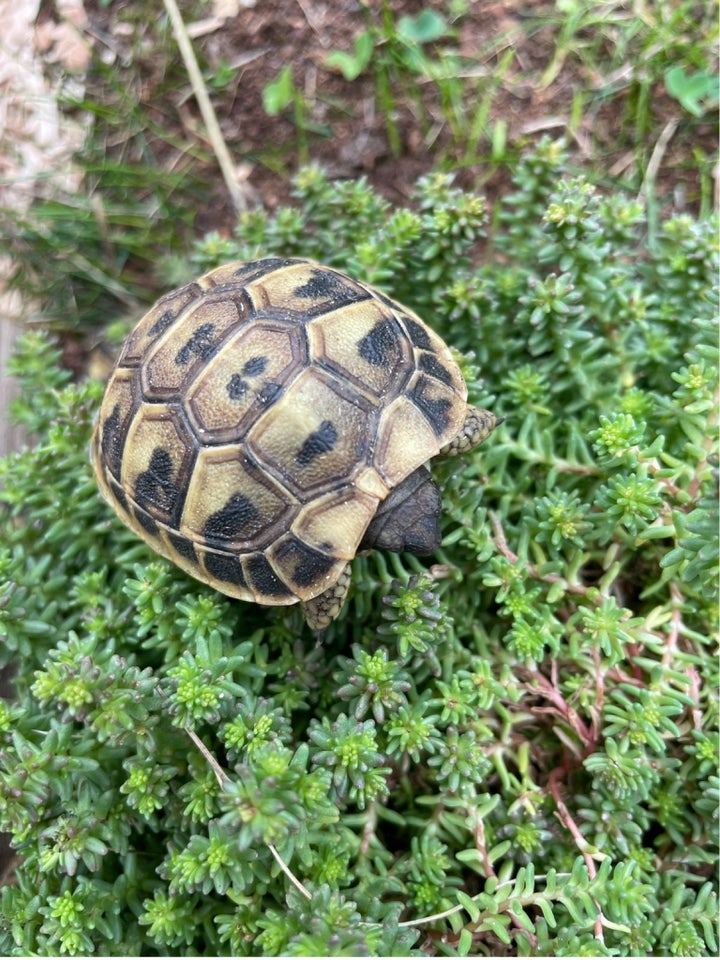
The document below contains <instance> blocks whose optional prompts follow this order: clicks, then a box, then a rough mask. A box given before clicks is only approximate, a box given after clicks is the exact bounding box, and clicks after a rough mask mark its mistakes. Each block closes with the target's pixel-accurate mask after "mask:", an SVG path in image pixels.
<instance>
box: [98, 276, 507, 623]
mask: <svg viewBox="0 0 720 960" xmlns="http://www.w3.org/2000/svg"><path fill="white" fill-rule="evenodd" d="M466 398H467V387H466V385H465V381H464V380H463V377H462V374H461V373H460V370H459V368H458V366H457V364H456V363H455V361H454V360H453V358H452V356H451V354H450V351H449V349H448V348H447V346H446V345H445V344H444V343H443V341H442V340H441V339H440V337H438V336H437V334H436V333H434V332H433V331H432V330H431V329H430V328H429V327H428V326H426V324H425V323H423V322H422V320H420V318H419V317H417V316H416V315H415V314H414V313H412V312H411V311H410V310H408V309H406V308H405V307H403V306H401V305H400V304H399V303H396V302H395V301H394V300H391V299H390V298H389V297H387V296H385V295H384V294H382V293H381V292H380V291H379V290H376V289H374V288H373V287H370V286H368V285H367V284H364V283H361V282H360V281H358V280H353V279H351V278H350V277H348V276H346V275H345V274H343V273H341V272H340V271H338V270H335V269H333V268H331V267H325V266H320V265H318V264H316V263H313V262H312V261H310V260H300V259H280V258H268V259H265V260H257V261H253V262H250V263H229V264H226V265H224V266H222V267H218V268H217V269H215V270H211V271H210V272H209V273H206V274H205V275H204V276H202V277H200V279H199V280H196V281H195V282H194V283H189V284H187V285H186V286H184V287H181V288H180V289H178V290H175V291H173V292H172V293H169V294H168V295H167V296H164V297H162V298H161V299H160V300H159V301H158V302H157V304H156V305H155V306H154V307H153V308H152V309H151V310H150V311H149V313H147V314H146V315H145V316H144V317H143V319H142V320H141V321H140V322H139V323H138V325H137V326H136V327H135V329H134V330H133V331H132V332H131V333H130V334H129V336H128V338H127V340H126V341H125V344H124V346H123V349H122V352H121V354H120V357H119V359H118V362H117V365H116V367H115V369H114V371H113V373H112V375H111V377H110V380H109V382H108V385H107V388H106V390H105V396H104V398H103V402H102V407H101V409H100V415H99V417H98V422H97V425H96V428H95V433H94V436H93V448H92V452H93V463H94V466H95V470H96V472H97V476H98V480H99V483H100V488H101V490H102V493H103V495H104V496H105V497H106V499H107V500H108V501H109V502H110V504H111V505H112V506H113V508H114V509H115V511H116V512H117V514H118V516H119V517H120V519H121V520H122V521H123V522H124V523H125V524H126V525H127V526H128V527H130V529H131V530H133V531H135V533H137V534H138V535H139V536H140V537H142V538H143V539H144V540H145V541H146V542H147V543H149V544H150V546H151V547H153V549H154V550H156V551H157V552H158V553H159V554H161V555H162V556H164V557H167V558H168V559H169V560H172V561H173V562H174V563H176V564H177V565H178V566H179V567H181V568H182V569H183V570H185V571H187V572H188V573H189V574H191V575H192V576H193V577H196V578H197V579H198V580H201V581H203V583H207V584H210V586H212V587H214V588H215V589H217V590H219V591H221V592H222V593H225V594H228V595H229V596H231V597H238V598H240V599H242V600H252V601H255V602H256V603H262V604H273V605H283V604H292V603H297V602H298V601H301V602H302V604H303V612H304V615H305V619H306V621H307V622H308V624H309V625H310V626H311V627H312V628H313V629H315V630H320V629H322V628H324V627H326V626H327V625H328V624H329V623H330V622H331V620H333V619H334V618H335V617H336V616H337V615H338V613H339V612H340V610H341V608H342V606H343V603H344V601H345V597H346V594H347V591H348V587H349V583H350V561H351V560H352V559H353V557H354V556H355V555H356V554H357V553H358V552H359V551H362V550H367V549H370V548H372V547H380V548H383V549H387V550H395V551H402V550H408V551H411V552H413V553H416V554H427V553H431V552H432V551H433V550H434V549H436V548H437V546H438V545H439V543H440V528H439V521H438V517H439V513H440V495H439V493H438V491H437V488H436V487H435V486H434V484H433V482H432V480H431V478H430V472H429V470H428V468H427V466H426V464H427V461H428V460H430V459H431V458H432V457H435V456H437V455H448V454H453V453H458V452H463V451H465V450H469V449H470V448H471V447H473V446H475V445H477V444H479V443H481V442H482V441H483V440H484V439H485V438H486V437H487V436H488V435H489V434H490V432H491V431H492V430H493V428H494V426H495V424H496V419H495V417H494V416H493V414H491V413H488V412H487V411H486V410H480V409H478V408H476V407H471V406H469V405H468V404H467V402H466Z"/></svg>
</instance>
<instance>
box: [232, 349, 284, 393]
mask: <svg viewBox="0 0 720 960" xmlns="http://www.w3.org/2000/svg"><path fill="white" fill-rule="evenodd" d="M267 365H268V358H267V357H250V359H249V360H248V361H247V362H246V363H245V364H244V365H243V368H242V373H234V374H233V375H232V376H231V377H230V379H229V380H228V382H227V383H226V384H225V389H226V390H227V394H228V396H229V397H230V399H231V400H242V399H243V398H244V397H245V394H246V393H247V392H248V390H249V389H250V384H249V383H248V382H247V380H245V379H244V378H245V377H259V376H260V374H261V373H264V372H265V369H266V368H267ZM267 386H269V385H267ZM273 386H275V387H277V384H273ZM263 402H266V401H265V399H264V398H263Z"/></svg>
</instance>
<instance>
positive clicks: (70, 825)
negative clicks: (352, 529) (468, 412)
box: [0, 141, 720, 957]
mask: <svg viewBox="0 0 720 960" xmlns="http://www.w3.org/2000/svg"><path fill="white" fill-rule="evenodd" d="M565 171H566V168H565V159H564V157H563V154H562V150H561V148H560V147H559V146H558V145H557V144H552V143H550V142H547V141H544V142H542V143H541V144H540V145H539V146H538V147H537V148H536V150H535V152H534V153H532V154H530V155H529V156H527V157H526V158H525V159H524V160H523V161H522V163H520V164H519V166H518V168H517V171H516V181H515V188H514V192H513V193H512V194H511V195H510V196H509V197H508V198H507V199H506V200H505V201H504V202H502V203H501V204H500V205H499V206H498V208H497V209H496V210H495V211H494V212H493V217H492V226H490V225H489V224H490V218H489V215H488V211H487V209H486V206H485V204H484V202H483V200H482V199H481V198H479V197H476V196H471V195H468V194H467V193H463V192H461V191H460V190H458V189H456V188H455V187H454V186H453V184H452V182H451V179H450V178H449V177H447V176H445V175H442V174H434V175H432V176H429V177H427V178H425V179H423V180H421V181H420V182H419V183H418V185H417V192H416V196H415V197H414V200H413V203H412V205H411V207H409V208H408V209H393V208H391V207H390V206H389V205H388V204H387V203H386V202H385V201H384V200H383V199H382V198H381V197H380V196H378V195H377V194H376V193H374V192H373V191H372V189H370V187H369V186H368V185H367V184H366V183H364V182H363V181H362V180H361V181H358V182H348V183H333V182H331V181H330V180H329V179H328V178H327V177H326V175H325V174H324V173H323V172H322V171H321V170H320V169H318V168H315V167H309V168H306V169H304V170H303V171H301V172H300V174H299V175H298V176H297V178H296V181H295V193H296V202H295V203H294V204H293V205H292V206H288V207H286V208H282V209H279V210H278V211H277V212H275V213H274V214H269V213H266V212H265V211H262V210H254V211H252V212H251V213H248V214H246V215H244V216H243V217H242V218H241V219H240V222H239V223H238V226H237V232H236V235H235V236H233V237H231V238H221V237H218V236H207V237H206V238H205V239H204V240H203V241H202V242H201V243H198V244H197V246H196V248H195V250H194V253H193V257H192V261H193V262H192V266H191V269H192V271H193V272H198V271H200V270H203V269H205V268H209V267H211V266H214V265H215V264H217V263H219V262H222V261H225V260H227V259H229V258H236V257H237V258H253V257H257V256H260V255H266V254H293V255H307V256H311V257H315V258H318V259H320V260H323V261H325V262H329V263H331V264H333V265H337V266H340V267H342V268H344V269H346V270H348V271H350V272H353V273H356V274H358V275H360V276H363V277H365V278H367V279H368V280H369V281H371V282H373V283H376V284H378V285H380V286H381V287H383V289H385V290H386V291H387V292H388V293H390V294H391V295H393V296H396V297H398V298H399V299H401V300H403V301H405V302H407V303H408V305H409V306H411V307H414V308H415V309H416V310H417V311H418V312H420V313H421V314H422V315H423V316H424V317H425V318H427V319H428V320H429V321H430V322H431V323H432V324H433V325H434V326H435V327H436V329H437V330H438V331H439V332H440V333H441V334H442V335H444V336H445V337H446V339H447V340H448V341H449V342H450V343H451V344H453V345H454V346H455V347H456V348H457V349H458V351H461V354H462V357H461V362H462V364H463V366H464V370H465V373H466V377H467V380H468V384H469V389H470V397H471V399H472V400H473V401H474V402H477V403H481V404H485V405H487V406H490V407H491V408H493V409H494V410H496V411H497V412H499V413H501V414H502V415H504V416H505V417H506V420H505V422H504V423H503V425H502V426H501V427H500V428H498V430H497V431H496V433H495V434H494V436H493V437H492V438H491V439H490V440H489V441H488V442H487V443H486V444H485V445H484V446H483V447H482V448H481V449H480V450H478V451H476V452H474V453H472V454H471V455H469V456H466V457H465V458H464V459H462V460H459V459H455V460H452V461H451V460H448V461H442V462H441V461H438V462H437V463H436V464H434V467H433V470H434V473H435V475H436V477H437V478H438V479H439V480H440V481H441V483H442V485H443V504H444V515H443V523H444V540H443V544H442V548H441V549H440V550H439V551H438V553H437V555H436V556H435V557H434V558H432V559H431V560H430V561H429V562H420V561H419V560H417V559H416V558H413V557H409V556H394V555H387V554H385V555H384V554H379V553H375V554H371V555H369V556H363V557H359V558H357V560H356V561H355V564H354V587H353V591H352V594H351V600H350V602H349V604H348V606H347V608H346V611H345V613H344V615H343V616H342V618H341V619H340V621H339V622H337V623H336V624H334V625H333V626H332V627H331V628H330V629H329V630H328V631H327V633H326V635H325V636H324V637H323V638H322V640H321V641H320V642H319V641H318V639H317V638H316V637H315V636H313V635H311V634H310V632H309V631H308V630H307V628H306V627H304V626H303V625H302V622H301V618H300V614H299V612H298V610H297V608H288V609H285V610H283V609H266V608H259V607H255V606H252V605H249V604H244V603H242V602H236V601H232V600H229V599H227V598H225V597H224V596H222V595H220V594H218V593H215V592H213V591H212V590H210V589H208V588H206V587H204V586H202V585H200V584H198V583H196V582H194V581H192V580H190V579H188V578H187V577H185V576H184V575H183V574H182V573H180V572H179V571H177V570H175V569H173V568H171V567H170V566H169V565H168V564H166V563H165V562H164V561H162V560H160V559H158V558H156V557H154V556H153V555H152V554H151V553H150V552H149V550H148V548H146V547H145V546H144V545H143V544H142V543H140V542H139V541H137V540H136V539H135V538H134V537H133V536H132V534H130V533H129V532H128V531H126V530H125V529H124V527H122V526H121V525H120V523H119V522H116V520H115V518H114V517H113V516H112V515H111V513H110V511H109V509H108V508H107V507H106V506H105V505H104V504H103V503H102V502H101V500H100V498H99V496H98V494H97V492H96V487H95V483H94V480H93V477H92V475H91V470H90V466H89V462H88V453H87V450H88V440H89V434H90V430H91V424H92V419H93V415H94V411H95V410H96V408H97V405H98V402H99V397H100V394H101V390H102V386H101V385H100V384H98V383H95V382H83V383H71V382H70V381H69V377H68V375H67V374H66V373H65V372H63V371H62V369H61V368H60V365H59V362H58V353H57V351H56V350H55V348H54V347H53V345H52V344H51V342H50V341H49V340H48V339H47V338H46V337H45V336H43V335H42V334H40V333H37V332H30V333H28V334H26V335H25V337H24V338H23V340H22V342H21V345H20V349H19V352H18V354H17V357H16V359H15V361H14V364H13V372H14V373H15V374H16V375H17V376H18V377H19V378H20V380H21V381H22V384H23V388H24V393H23V397H22V399H21V400H20V401H19V402H18V403H17V404H16V406H15V411H14V412H15V416H16V417H17V419H18V420H19V421H21V422H22V423H24V424H25V425H26V427H27V428H28V430H29V431H30V432H31V433H32V434H33V435H34V437H35V438H36V442H35V445H34V446H33V447H32V448H31V449H27V450H25V451H23V452H21V453H18V454H17V455H15V456H12V457H10V458H8V459H7V460H5V461H4V462H3V463H2V465H1V466H0V479H1V481H2V490H1V492H0V501H1V502H2V506H3V514H2V548H1V549H0V576H1V581H0V637H1V638H2V643H1V646H0V655H1V656H2V661H3V662H4V663H7V664H13V665H14V668H15V691H16V697H15V698H14V699H12V700H5V701H2V702H0V826H1V827H2V829H3V830H4V831H6V832H8V833H9V834H11V838H12V845H13V848H14V850H15V851H16V853H17V856H18V857H19V864H18V866H17V869H16V873H15V878H14V881H13V882H12V883H10V884H9V885H6V886H4V887H3V888H2V891H1V896H0V949H1V950H2V952H3V953H4V954H5V955H23V954H36V955H53V954H62V955H82V954H86V955H87V954H98V955H126V954H129V955H148V954H166V955H173V956H179V955H198V954H200V955H237V956H263V955H265V956H275V955H280V954H282V955H289V956H308V955H321V956H323V955H324V956H343V955H370V956H380V955H389V956H436V955H440V956H466V955H521V956H570V955H581V956H586V955H592V956H645V955H650V954H653V955H659V954H662V955H671V956H680V957H682V956H694V955H716V954H717V949H718V942H717V934H716V916H717V886H716V884H717V874H716V868H717V847H718V832H717V810H718V792H719V786H720V781H719V779H718V725H717V697H716V693H717V688H718V678H717V661H716V658H715V649H714V647H715V640H714V638H715V636H716V632H717V594H716V586H717V575H718V537H717V489H716V480H717V428H716V411H717V379H718V374H717V325H716V302H715V295H716V292H717V291H716V288H715V276H716V270H717V254H716V249H715V241H716V230H715V225H713V224H712V223H709V222H698V221H696V220H693V219H692V218H691V217H689V216H675V217H673V218H671V219H666V220H665V221H664V222H661V223H660V224H659V226H658V228H657V230H654V231H650V230H649V227H648V223H647V221H646V219H645V214H644V211H643V209H642V208H641V206H640V205H639V204H638V203H637V202H636V201H634V200H632V199H630V198H628V197H626V196H623V195H621V194H611V195H604V194H603V193H601V192H599V191H598V190H596V189H595V188H594V187H593V186H592V185H591V184H590V183H588V182H587V181H585V180H583V179H582V178H578V177H568V176H566V172H565ZM480 251H482V255H480ZM175 266H176V272H177V267H178V265H177V264H176V265H175ZM177 279H178V280H181V279H184V277H181V276H178V277H177ZM202 744H204V745H205V747H206V750H207V752H208V753H207V754H206V753H204V752H203V751H202V750H201V746H202ZM213 758H214V759H213ZM281 861H282V862H281ZM283 865H286V866H287V868H289V871H291V873H292V875H293V877H294V878H295V879H293V877H291V876H290V875H289V873H288V872H287V871H286V870H284V869H283Z"/></svg>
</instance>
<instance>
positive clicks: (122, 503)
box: [110, 480, 130, 513]
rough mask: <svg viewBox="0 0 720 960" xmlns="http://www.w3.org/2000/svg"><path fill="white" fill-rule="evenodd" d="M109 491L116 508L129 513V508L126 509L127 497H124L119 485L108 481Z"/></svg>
mask: <svg viewBox="0 0 720 960" xmlns="http://www.w3.org/2000/svg"><path fill="white" fill-rule="evenodd" d="M110 491H111V493H112V495H113V497H114V498H115V501H116V503H117V504H118V506H119V507H121V508H122V509H123V510H124V511H125V513H129V511H130V508H129V507H128V502H127V497H126V496H125V491H124V490H123V488H122V487H121V486H120V484H119V483H116V482H115V481H114V480H110Z"/></svg>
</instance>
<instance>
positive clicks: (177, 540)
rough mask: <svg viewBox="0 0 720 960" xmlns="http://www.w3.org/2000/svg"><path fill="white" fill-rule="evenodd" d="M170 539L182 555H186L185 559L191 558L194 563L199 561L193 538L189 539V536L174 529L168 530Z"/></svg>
mask: <svg viewBox="0 0 720 960" xmlns="http://www.w3.org/2000/svg"><path fill="white" fill-rule="evenodd" d="M168 539H169V540H170V543H171V544H172V545H173V546H174V547H175V549H176V550H177V552H178V553H179V554H180V556H181V557H184V558H185V560H190V561H192V562H193V563H197V554H196V553H195V547H194V546H193V542H192V540H189V539H188V538H187V537H183V536H182V534H180V533H173V532H172V531H168Z"/></svg>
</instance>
